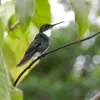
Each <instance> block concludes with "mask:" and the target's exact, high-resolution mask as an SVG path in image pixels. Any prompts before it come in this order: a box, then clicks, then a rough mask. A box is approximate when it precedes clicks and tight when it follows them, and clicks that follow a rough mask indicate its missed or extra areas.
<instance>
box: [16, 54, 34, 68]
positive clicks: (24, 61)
mask: <svg viewBox="0 0 100 100" xmlns="http://www.w3.org/2000/svg"><path fill="white" fill-rule="evenodd" d="M31 58H32V56H30V55H25V56H24V57H23V58H22V59H21V61H20V62H19V63H18V64H17V67H20V66H22V65H24V64H25V63H27V62H28V61H29V60H30V59H31Z"/></svg>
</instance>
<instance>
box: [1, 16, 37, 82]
mask: <svg viewBox="0 0 100 100" xmlns="http://www.w3.org/2000/svg"><path fill="white" fill-rule="evenodd" d="M13 17H14V16H13ZM13 17H12V18H11V19H10V20H9V21H10V22H9V26H11V25H10V24H12V23H13V21H14V18H13ZM32 33H37V29H36V28H35V27H34V26H33V24H30V26H29V28H28V30H27V32H26V33H25V34H23V33H21V31H20V27H19V26H18V27H16V28H15V29H14V30H12V31H11V30H10V31H9V32H8V34H9V35H8V36H7V37H6V38H5V40H4V45H3V50H2V53H3V57H4V60H5V63H6V65H7V67H8V70H9V72H10V74H11V76H12V78H13V79H14V80H16V78H17V77H18V75H19V74H20V73H21V72H22V70H24V68H25V67H27V66H28V64H29V63H30V62H28V63H27V64H25V65H24V66H22V67H16V65H17V64H18V62H19V61H20V60H21V58H22V57H23V55H24V53H25V50H26V49H27V47H28V45H29V43H30V42H31V40H33V38H34V36H35V35H36V34H32ZM31 61H32V60H31ZM35 65H36V64H34V65H33V67H35ZM30 71H31V70H28V71H27V72H26V73H25V74H24V75H23V77H22V78H21V80H22V79H23V78H24V77H25V76H26V75H27V74H28V73H29V72H30ZM21 80H20V81H21Z"/></svg>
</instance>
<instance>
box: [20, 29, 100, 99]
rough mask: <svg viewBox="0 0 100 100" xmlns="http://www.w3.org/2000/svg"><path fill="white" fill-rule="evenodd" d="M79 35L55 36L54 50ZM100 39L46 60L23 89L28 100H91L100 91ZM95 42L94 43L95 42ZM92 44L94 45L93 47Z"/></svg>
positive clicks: (62, 32) (59, 32)
mask: <svg viewBox="0 0 100 100" xmlns="http://www.w3.org/2000/svg"><path fill="white" fill-rule="evenodd" d="M75 35H77V34H75V32H74V30H73V32H72V31H70V30H69V29H68V30H66V28H61V29H59V30H57V31H54V32H52V37H51V43H50V49H49V50H52V49H53V48H56V47H59V46H60V45H62V44H64V43H66V42H68V43H69V42H71V41H74V40H75ZM99 38H100V36H97V38H95V41H94V40H93V39H92V40H88V41H86V42H83V43H81V44H77V45H74V46H71V47H67V48H64V49H62V50H60V51H57V52H55V53H53V54H50V55H47V56H46V57H44V58H42V59H41V61H40V63H39V64H38V65H37V66H36V67H35V68H34V70H32V71H31V72H30V74H29V75H28V76H27V77H26V78H25V79H24V80H23V82H22V83H21V84H20V85H19V88H21V89H22V90H23V92H24V100H89V98H91V97H93V95H94V94H96V93H98V91H99V90H100V86H99V84H100V49H99V44H100V39H99ZM92 41H94V42H92ZM89 44H90V45H89Z"/></svg>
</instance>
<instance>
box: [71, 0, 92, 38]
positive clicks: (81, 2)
mask: <svg viewBox="0 0 100 100" xmlns="http://www.w3.org/2000/svg"><path fill="white" fill-rule="evenodd" d="M70 1H71V5H72V8H73V10H74V12H75V20H76V22H77V25H78V27H79V38H81V37H82V36H83V35H84V33H85V32H86V30H87V29H88V26H89V23H88V14H89V9H90V8H89V5H87V4H86V3H85V0H70Z"/></svg>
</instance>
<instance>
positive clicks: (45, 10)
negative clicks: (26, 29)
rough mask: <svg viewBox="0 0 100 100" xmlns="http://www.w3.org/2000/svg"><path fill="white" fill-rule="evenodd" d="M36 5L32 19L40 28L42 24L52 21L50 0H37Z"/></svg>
mask: <svg viewBox="0 0 100 100" xmlns="http://www.w3.org/2000/svg"><path fill="white" fill-rule="evenodd" d="M35 5H36V6H35V7H36V8H35V13H34V16H33V18H32V21H33V23H34V24H35V25H36V26H37V27H38V28H40V26H41V25H42V24H44V23H50V22H51V12H50V4H49V2H48V0H43V1H42V0H35Z"/></svg>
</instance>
